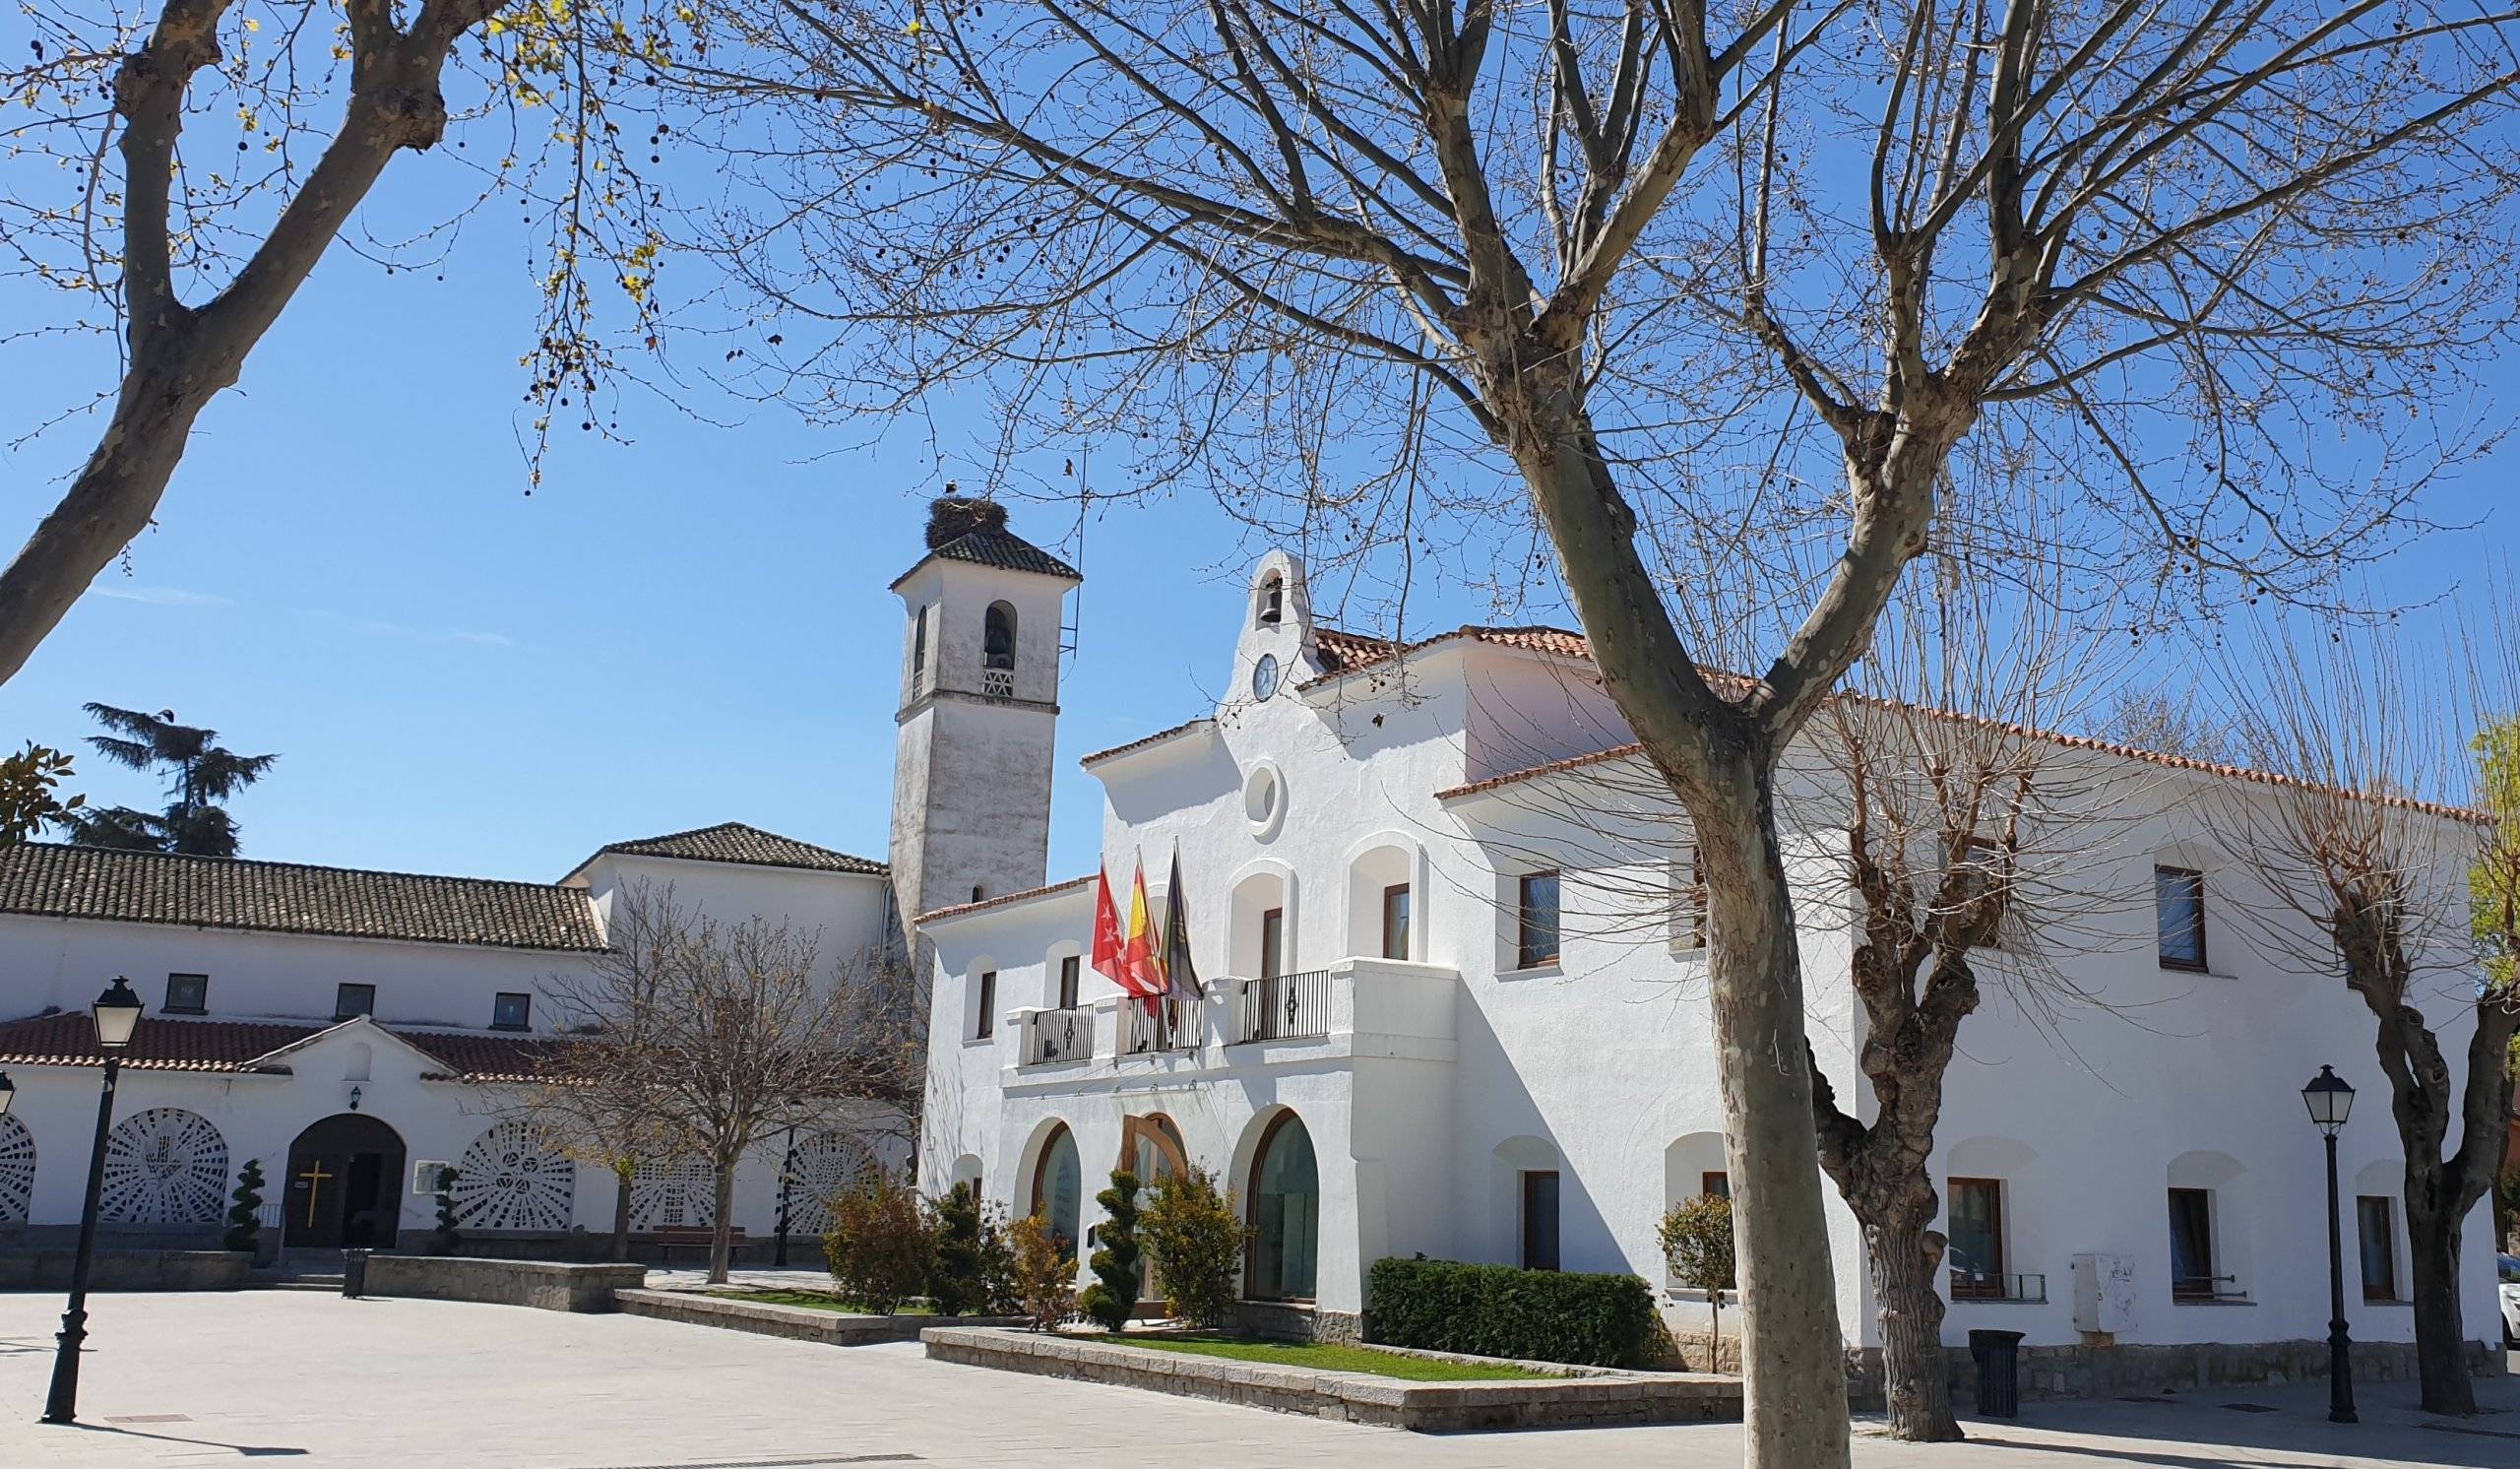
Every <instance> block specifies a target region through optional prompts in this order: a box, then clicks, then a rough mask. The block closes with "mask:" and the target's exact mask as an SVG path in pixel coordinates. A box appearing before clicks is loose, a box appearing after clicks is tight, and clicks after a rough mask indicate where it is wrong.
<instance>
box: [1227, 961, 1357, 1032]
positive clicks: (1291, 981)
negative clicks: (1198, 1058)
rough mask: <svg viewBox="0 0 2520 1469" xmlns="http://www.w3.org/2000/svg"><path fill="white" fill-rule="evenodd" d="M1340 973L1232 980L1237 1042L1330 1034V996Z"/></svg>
mask: <svg viewBox="0 0 2520 1469" xmlns="http://www.w3.org/2000/svg"><path fill="white" fill-rule="evenodd" d="M1339 973H1340V972H1339V971H1336V970H1328V969H1308V970H1305V971H1303V972H1302V973H1300V974H1281V975H1269V976H1266V977H1264V978H1261V979H1257V980H1231V981H1229V982H1228V983H1229V984H1230V985H1232V986H1233V989H1232V990H1231V991H1229V992H1230V993H1231V994H1232V996H1233V1042H1232V1044H1234V1045H1236V1046H1247V1045H1249V1044H1250V1043H1252V1042H1254V1041H1308V1040H1315V1039H1319V1038H1322V1037H1326V1036H1328V1035H1329V1034H1330V1024H1331V1020H1330V1009H1331V1004H1330V992H1331V990H1332V988H1333V981H1334V980H1335V979H1336V978H1337V977H1338V975H1339Z"/></svg>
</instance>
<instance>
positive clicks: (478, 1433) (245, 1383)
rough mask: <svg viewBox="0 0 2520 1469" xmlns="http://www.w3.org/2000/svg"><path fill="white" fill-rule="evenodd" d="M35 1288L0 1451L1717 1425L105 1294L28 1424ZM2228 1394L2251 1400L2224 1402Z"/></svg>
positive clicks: (800, 1446) (134, 1457)
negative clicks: (1564, 1419)
mask: <svg viewBox="0 0 2520 1469" xmlns="http://www.w3.org/2000/svg"><path fill="white" fill-rule="evenodd" d="M59 1309H60V1302H59V1299H58V1298H57V1297H50V1296H31V1295H0V1465H6V1466H12V1469H14V1466H20V1465H55V1464H58V1465H65V1466H71V1465H89V1464H151V1465H155V1464H184V1465H201V1464H225V1463H232V1462H235V1461H237V1460H240V1459H249V1458H250V1459H265V1458H269V1459H292V1460H301V1461H304V1462H307V1463H310V1464H322V1465H397V1466H450V1469H451V1466H474V1465H478V1466H496V1469H507V1466H515V1469H633V1466H638V1469H703V1466H725V1469H733V1466H738V1465H743V1466H755V1465H758V1466H769V1465H780V1466H795V1469H807V1466H822V1465H845V1464H879V1463H902V1464H933V1465H975V1466H979V1465H992V1466H993V1465H1040V1464H1044V1463H1063V1464H1069V1463H1072V1464H1077V1465H1091V1466H1096V1469H1102V1466H1113V1469H1128V1466H1138V1465H1144V1466H1148V1469H1155V1466H1165V1469H1179V1466H1183V1465H1198V1466H1203V1469H1206V1466H1216V1469H1235V1466H1278V1465H1297V1464H1316V1463H1356V1464H1370V1465H1371V1466H1373V1469H1408V1466H1418V1465H1423V1466H1428V1469H1506V1466H1521V1465H1535V1464H1583V1465H1587V1466H1593V1465H1599V1466H1604V1469H1624V1466H1630V1465H1634V1466H1639V1469H1642V1466H1646V1465H1652V1466H1656V1469H1698V1466H1706V1469H1716V1466H1732V1465H1736V1464H1738V1463H1739V1462H1740V1431H1739V1429H1738V1428H1737V1427H1735V1426H1722V1425H1716V1426H1704V1427H1685V1428H1661V1429H1603V1430H1589V1431H1579V1432H1569V1433H1545V1434H1513V1435H1489V1436H1479V1437H1443V1438H1438V1437H1419V1436H1416V1435H1411V1434H1403V1433H1396V1432H1392V1431H1389V1430H1381V1429H1366V1428H1356V1427H1352V1426H1349V1425H1345V1424H1332V1423H1321V1422H1316V1421H1312V1420H1308V1419H1300V1418H1293V1417H1288V1416H1285V1415H1281V1414H1272V1413H1261V1412H1256V1411H1254V1410H1251V1409H1245V1408H1235V1407H1229V1406H1226V1405H1223V1404H1216V1403H1207V1402H1195V1401H1190V1400H1187V1399H1181V1398H1170V1397H1164V1396H1160V1395H1157V1394H1153V1393H1144V1392H1137V1391H1132V1390H1130V1389H1127V1388H1120V1387H1100V1386H1093V1385H1089V1384H1083V1383H1070V1382H1060V1381H1054V1380H1051V1379H1048V1378H1043V1377H1030V1376H1015V1375H1009V1374H1004V1373H991V1372H986V1371H983V1370H980V1369H975V1368H958V1367H949V1366H945V1365H943V1364H938V1363H930V1362H927V1361H925V1360H924V1359H923V1358H922V1357H920V1355H919V1353H918V1349H917V1348H916V1347H914V1346H898V1347H859V1348H853V1349H842V1348H836V1347H828V1346H821V1345H816V1344H811V1343H803V1342H788V1341H782V1340H777V1339H774V1338H768V1337H758V1336H747V1335H742V1334H739V1333H735V1332H727V1331H716V1330H711V1329H708V1328H705V1327H695V1326H685V1325H678V1324H674V1323H671V1322H665V1321H654V1320H642V1319H637V1318H634V1317H629V1316H572V1315H561V1314H556V1313H552V1312H547V1311H538V1310H528V1309H518V1308H513V1307H499V1306H472V1305H460V1304H452V1303H442V1302H422V1301H346V1300H343V1299H342V1298H340V1297H338V1296H330V1295H324V1294H320V1293H312V1292H247V1293H242V1294H236V1295H214V1294H202V1295H174V1296H106V1297H100V1298H98V1299H97V1301H96V1309H95V1317H94V1323H93V1330H94V1335H93V1336H92V1337H91V1339H90V1345H91V1347H92V1350H91V1352H90V1353H89V1355H88V1357H87V1359H86V1364H87V1365H86V1383H85V1386H84V1388H83V1391H82V1395H81V1406H82V1410H83V1415H84V1416H85V1417H86V1419H87V1420H88V1423H89V1425H90V1426H88V1427H83V1428H75V1429H54V1428H46V1427H43V1426H41V1425H39V1424H37V1423H36V1422H35V1421H34V1420H35V1416H36V1414H37V1413H38V1412H40V1411H41V1408H42V1403H43V1394H44V1384H45V1381H46V1377H47V1373H49V1371H50V1366H51V1356H52V1351H51V1349H52V1340H51V1331H52V1328H53V1326H54V1323H55V1313H56V1312H57V1311H58V1310H59ZM2488 1395H2489V1397H2490V1399H2491V1401H2492V1403H2493V1405H2494V1406H2495V1407H2496V1408H2498V1409H2500V1410H2502V1411H2500V1412H2497V1413H2493V1414H2489V1415H2487V1416H2485V1417H2482V1418H2480V1419H2478V1420H2477V1421H2476V1422H2475V1423H2473V1424H2470V1425H2465V1426H2460V1427H2457V1428H2453V1427H2451V1426H2446V1425H2438V1424H2431V1423H2427V1422H2425V1421H2423V1420H2421V1419H2420V1418H2419V1417H2418V1415H2416V1414H2414V1413H2413V1412H2412V1411H2410V1410H2409V1408H2408V1406H2407V1404H2408V1401H2409V1390H2408V1389H2404V1388H2397V1387H2387V1388H2380V1387H2375V1388H2369V1389H2366V1391H2365V1394H2364V1408H2365V1413H2364V1419H2365V1421H2364V1422H2363V1423H2362V1425H2361V1426H2359V1427H2356V1428H2351V1429H2339V1428H2332V1427H2330V1426H2329V1425H2328V1424H2326V1423H2324V1422H2323V1421H2321V1412H2322V1410H2323V1407H2324V1402H2325V1398H2324V1393H2323V1391H2322V1390H2320V1389H2318V1388H2315V1387H2313V1388H2311V1389H2309V1390H2306V1391H2304V1390H2302V1389H2298V1388H2284V1389H2262V1390H2261V1389H2246V1388H2233V1389H2227V1390H2224V1391H2220V1392H2214V1393H2206V1394H2201V1395H2196V1396H2194V1397H2191V1398H2189V1399H2187V1400H2185V1401H2182V1402H2177V1403H2124V1402H2108V1403H2096V1404H2071V1405H2047V1404H2032V1405H2031V1406H2030V1408H2029V1409H2028V1411H2027V1416H2025V1417H2024V1419H2023V1420H2022V1421H2021V1422H2020V1423H2019V1424H2017V1425H2001V1426H1996V1425H1973V1429H1974V1431H1975V1432H1976V1433H1977V1434H1978V1435H1979V1437H1978V1439H1977V1441H1975V1442H1973V1443H1970V1444H1967V1445H1956V1446H1955V1445H1944V1446H1939V1447H1933V1448H1924V1447H1918V1446H1913V1445H1907V1444H1897V1443H1890V1442H1887V1441H1883V1440H1881V1439H1879V1438H1877V1437H1867V1438H1866V1439H1865V1440H1864V1441H1863V1442H1862V1445H1861V1447H1860V1449H1859V1452H1858V1453H1857V1455H1856V1461H1857V1462H1858V1463H1859V1464H1860V1465H1864V1466H1867V1469H1891V1466H1902V1465H1921V1464H1931V1465H1950V1466H1955V1469H2068V1466H2071V1469H2088V1466H2090V1465H2092V1464H2094V1463H2096V1462H2099V1463H2112V1462H2113V1463H2129V1464H2152V1465H2165V1466H2172V1469H2207V1466H2214V1465H2387V1464H2422V1465H2466V1466H2514V1469H2520V1382H2515V1381H2514V1380H2513V1379H2510V1378H2504V1379H2500V1380H2497V1381H2494V1382H2491V1383H2489V1384H2488ZM2233 1404H2239V1405H2246V1406H2247V1407H2249V1408H2261V1409H2271V1410H2273V1411H2263V1412H2258V1411H2246V1410H2245V1409H2244V1408H2241V1407H2233V1406H2227V1405H2233Z"/></svg>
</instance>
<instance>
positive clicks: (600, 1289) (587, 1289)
mask: <svg viewBox="0 0 2520 1469" xmlns="http://www.w3.org/2000/svg"><path fill="white" fill-rule="evenodd" d="M647 1283H648V1267H647V1266H645V1265H613V1264H602V1265H561V1264H552V1263H549V1262H546V1261H542V1260H481V1259H468V1258H464V1257H461V1256H443V1255H412V1254H378V1255H370V1256H369V1257H368V1261H367V1287H366V1294H367V1295H370V1296H403V1297H409V1298H411V1299H414V1300H420V1301H479V1302H486V1303H488V1304H490V1305H493V1306H532V1307H536V1308H538V1309H543V1310H569V1311H606V1310H617V1309H620V1308H619V1307H617V1306H615V1305H614V1304H613V1293H614V1292H616V1291H622V1290H635V1289H637V1288H638V1287H640V1286H643V1285H646V1284H647Z"/></svg>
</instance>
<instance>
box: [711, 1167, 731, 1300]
mask: <svg viewBox="0 0 2520 1469" xmlns="http://www.w3.org/2000/svg"><path fill="white" fill-rule="evenodd" d="M717 1175H718V1178H717V1182H718V1211H717V1214H716V1216H715V1218H714V1219H713V1221H712V1223H711V1227H710V1235H709V1283H710V1284H711V1285H725V1283H726V1263H727V1259H728V1257H729V1256H730V1255H732V1254H733V1253H734V1229H735V1220H734V1215H735V1165H734V1164H733V1163H731V1162H728V1161H725V1160H724V1159H721V1160H720V1161H719V1164H718V1168H717Z"/></svg>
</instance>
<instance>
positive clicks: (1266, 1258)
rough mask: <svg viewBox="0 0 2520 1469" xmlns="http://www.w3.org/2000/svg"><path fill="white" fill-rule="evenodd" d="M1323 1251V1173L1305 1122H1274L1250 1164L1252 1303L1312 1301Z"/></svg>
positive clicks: (1284, 1116) (1286, 1115) (1287, 1115)
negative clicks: (1316, 1267) (1316, 1160)
mask: <svg viewBox="0 0 2520 1469" xmlns="http://www.w3.org/2000/svg"><path fill="white" fill-rule="evenodd" d="M1320 1245H1321V1172H1320V1170H1319V1169H1318V1168H1317V1167H1315V1166H1314V1163H1313V1156H1312V1134H1311V1133H1309V1132H1307V1131H1305V1130H1304V1125H1303V1119H1302V1118H1298V1117H1296V1116H1295V1115H1294V1114H1293V1113H1292V1112H1281V1113H1279V1114H1278V1115H1277V1116H1276V1117H1274V1118H1270V1119H1269V1130H1268V1132H1267V1133H1266V1134H1264V1135H1263V1136H1262V1137H1261V1139H1260V1147H1259V1150H1258V1151H1257V1152H1256V1153H1255V1154H1254V1155H1253V1156H1252V1160H1251V1291H1250V1294H1251V1297H1252V1299H1253V1300H1255V1301H1309V1300H1311V1299H1312V1293H1313V1277H1314V1268H1315V1266H1316V1265H1317V1264H1318V1262H1319V1254H1320Z"/></svg>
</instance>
